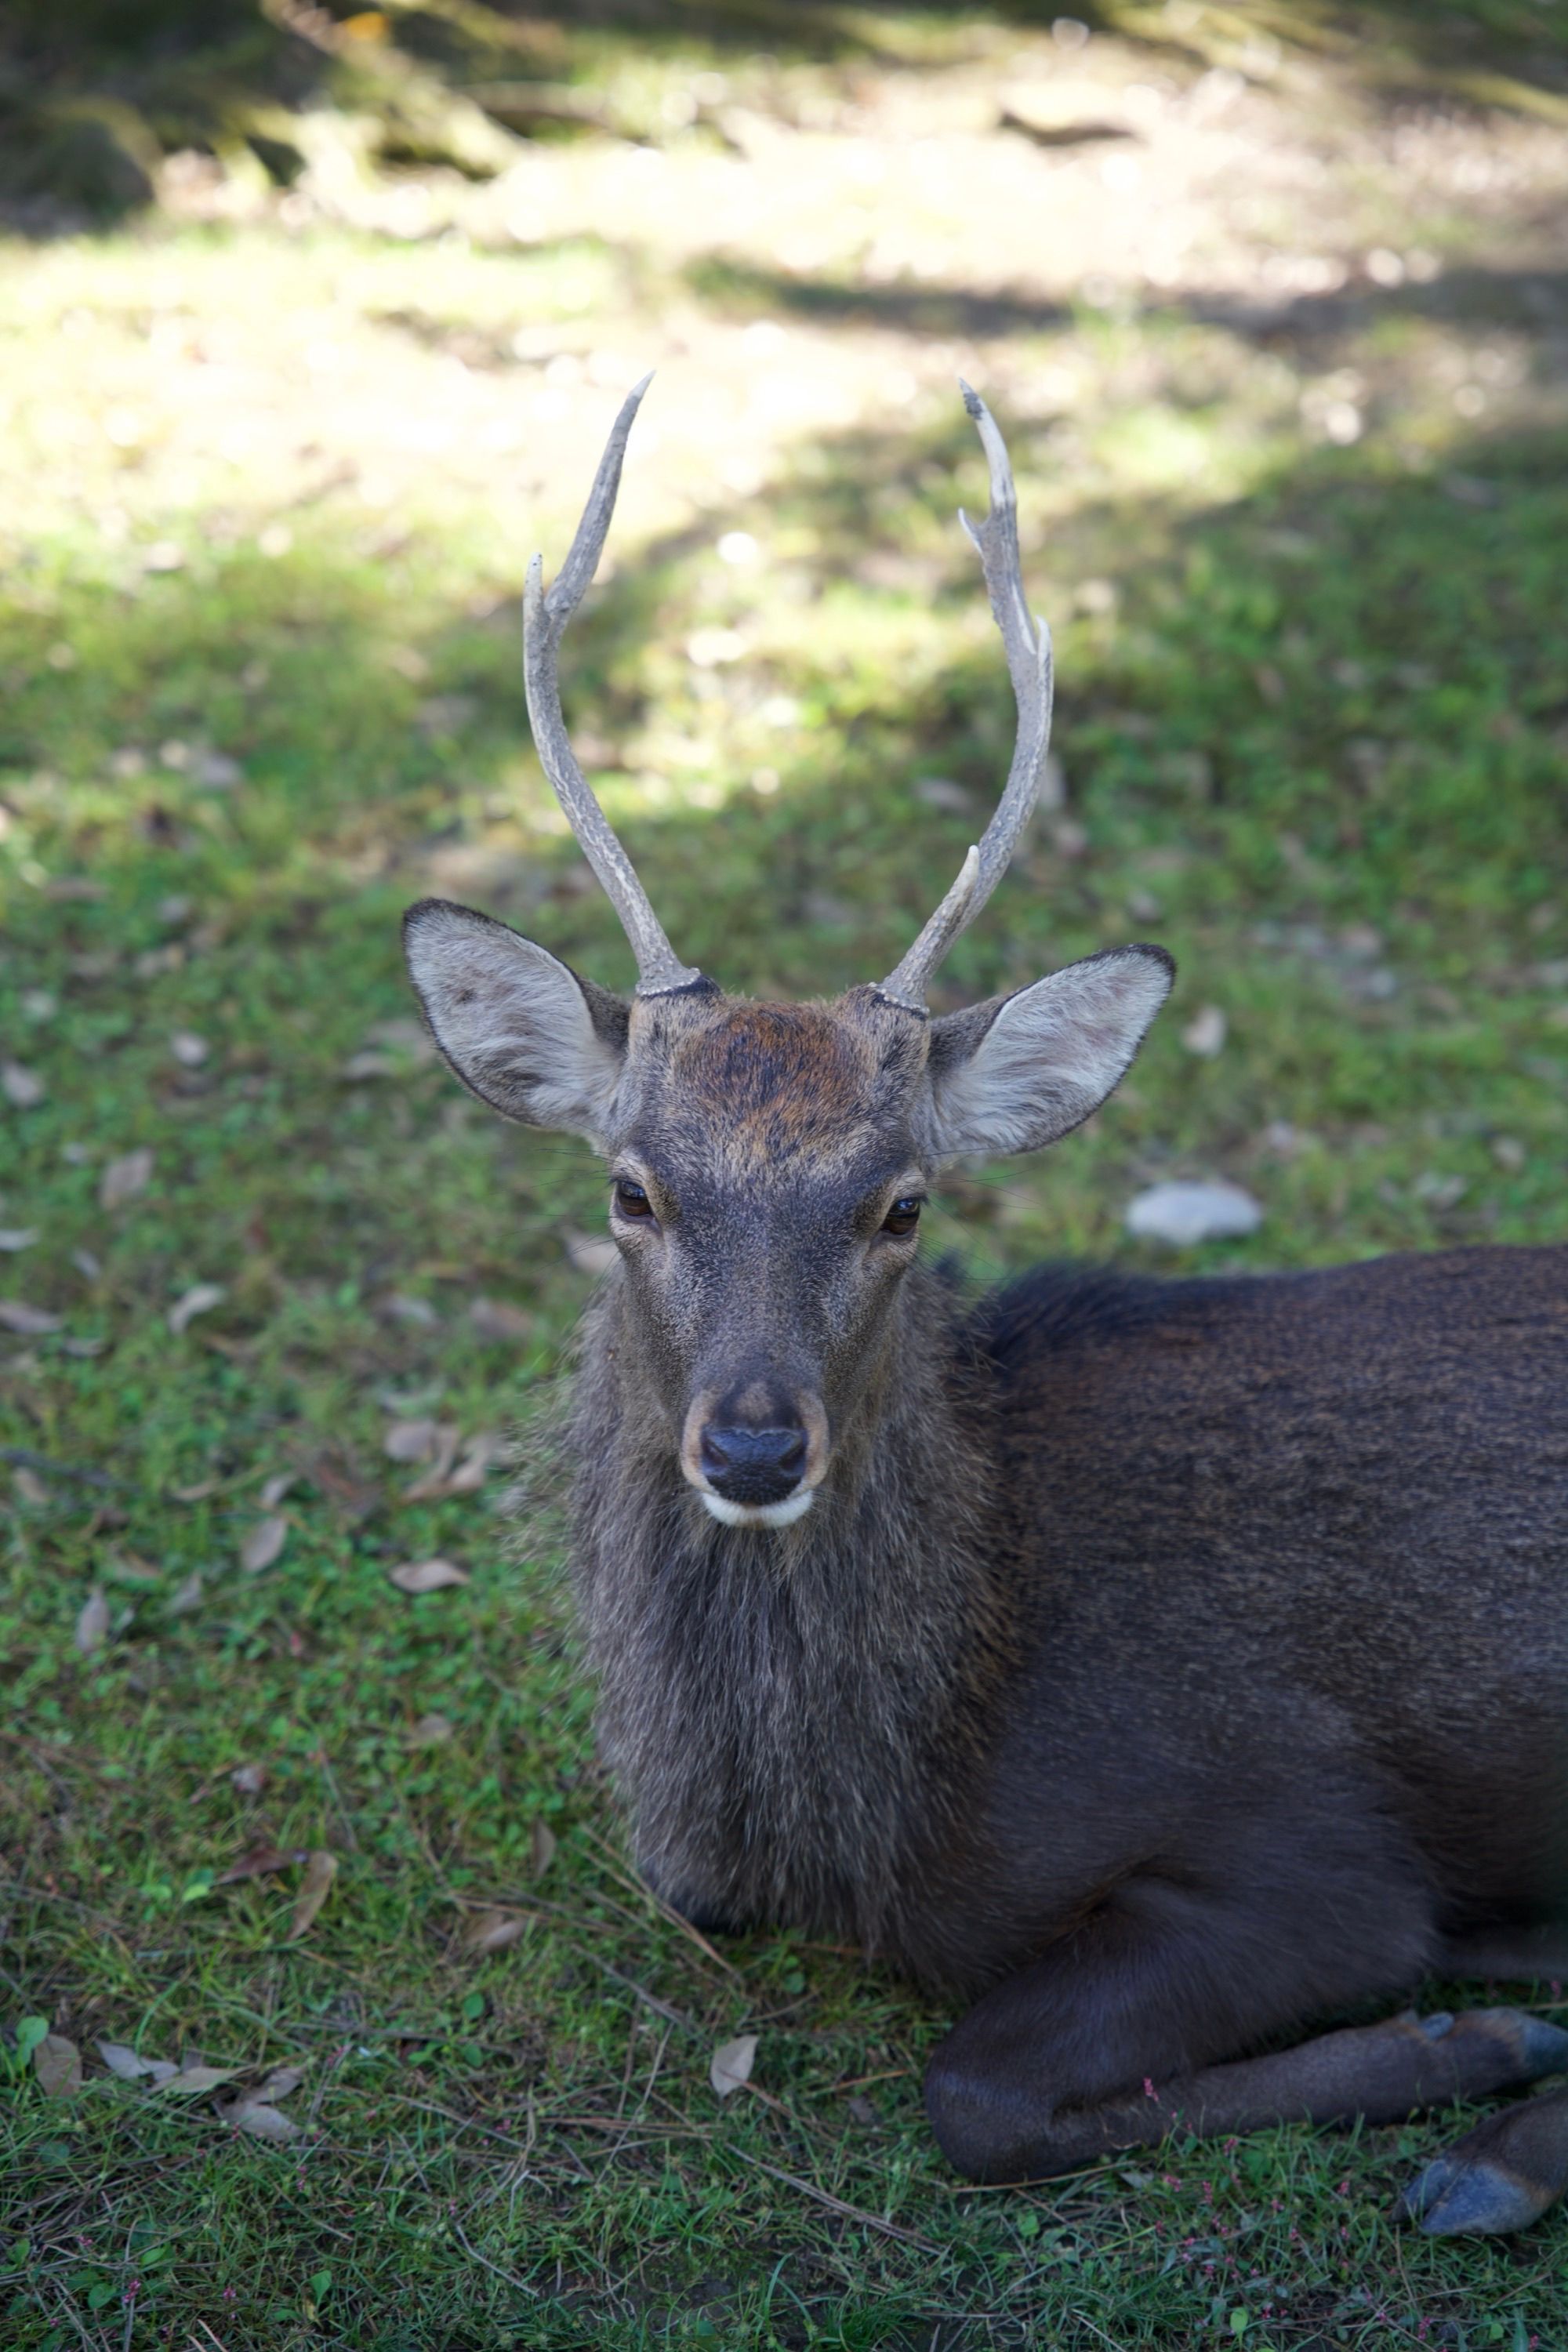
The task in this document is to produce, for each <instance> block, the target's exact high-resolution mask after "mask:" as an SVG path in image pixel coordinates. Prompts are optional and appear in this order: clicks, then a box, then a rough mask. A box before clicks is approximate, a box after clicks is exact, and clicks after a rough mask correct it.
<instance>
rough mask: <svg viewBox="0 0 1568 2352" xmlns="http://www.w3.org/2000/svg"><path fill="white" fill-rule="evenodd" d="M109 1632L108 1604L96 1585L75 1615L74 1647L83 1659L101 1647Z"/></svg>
mask: <svg viewBox="0 0 1568 2352" xmlns="http://www.w3.org/2000/svg"><path fill="white" fill-rule="evenodd" d="M108 1631H109V1603H108V1601H106V1600H105V1599H104V1597H103V1594H102V1592H101V1591H100V1590H99V1588H98V1586H97V1585H94V1587H93V1589H92V1591H90V1592H89V1594H88V1597H87V1599H86V1600H85V1601H83V1602H82V1605H81V1608H80V1609H79V1612H78V1613H77V1621H76V1645H77V1648H78V1649H79V1651H80V1652H81V1654H82V1656H83V1657H84V1658H90V1657H91V1655H92V1654H93V1652H94V1650H100V1649H101V1648H102V1647H103V1638H104V1635H105V1634H106V1633H108Z"/></svg>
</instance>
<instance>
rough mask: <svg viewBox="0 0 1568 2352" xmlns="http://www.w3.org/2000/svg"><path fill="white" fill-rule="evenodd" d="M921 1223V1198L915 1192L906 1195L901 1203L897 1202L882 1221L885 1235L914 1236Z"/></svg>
mask: <svg viewBox="0 0 1568 2352" xmlns="http://www.w3.org/2000/svg"><path fill="white" fill-rule="evenodd" d="M920 1221H921V1202H920V1196H919V1194H918V1193H915V1192H910V1193H906V1195H905V1196H904V1198H903V1199H902V1200H901V1201H895V1202H893V1205H892V1207H891V1208H890V1209H889V1211H888V1213H887V1215H886V1216H885V1217H884V1218H883V1220H882V1231H883V1232H884V1233H885V1234H912V1233H913V1232H914V1229H915V1227H916V1226H917V1225H918V1224H919V1223H920Z"/></svg>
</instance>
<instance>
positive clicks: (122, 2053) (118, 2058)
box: [95, 2042, 174, 2083]
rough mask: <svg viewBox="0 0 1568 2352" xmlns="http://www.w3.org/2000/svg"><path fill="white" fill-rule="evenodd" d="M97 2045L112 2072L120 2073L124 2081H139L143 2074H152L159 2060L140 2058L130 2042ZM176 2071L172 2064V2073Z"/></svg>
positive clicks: (99, 2052) (100, 2043)
mask: <svg viewBox="0 0 1568 2352" xmlns="http://www.w3.org/2000/svg"><path fill="white" fill-rule="evenodd" d="M95 2046H96V2048H97V2051H98V2054H99V2056H100V2058H101V2059H102V2061H103V2063H104V2064H105V2065H106V2066H107V2067H108V2069H109V2071H110V2074H118V2075H119V2077H120V2079H121V2082H122V2083H139V2082H140V2081H141V2080H142V2075H143V2074H153V2073H154V2072H155V2071H156V2067H157V2061H156V2060H155V2059H152V2058H138V2056H137V2055H136V2053H135V2051H134V2050H132V2048H131V2046H130V2044H129V2043H128V2042H98V2043H97V2044H96V2045H95ZM169 2072H170V2074H173V2073H174V2068H173V2067H172V2066H171V2067H170V2069H169Z"/></svg>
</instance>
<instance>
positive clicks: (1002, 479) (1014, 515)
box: [878, 377, 1051, 1014]
mask: <svg viewBox="0 0 1568 2352" xmlns="http://www.w3.org/2000/svg"><path fill="white" fill-rule="evenodd" d="M959 389H960V391H961V392H962V393H963V404H964V406H965V408H967V409H968V411H969V414H970V415H971V416H973V419H974V422H975V424H976V425H978V426H979V428H980V438H981V442H982V444H983V445H984V450H985V455H986V458H987V460H988V461H989V464H990V467H991V511H990V512H989V514H988V515H987V516H986V518H985V520H984V522H983V523H982V524H981V525H980V527H979V529H978V530H976V528H975V526H974V524H973V523H972V522H971V521H970V520H969V517H968V516H967V515H966V514H965V513H964V512H963V509H962V508H960V509H959V518H958V519H959V520H960V521H961V522H962V523H963V528H964V530H966V531H967V532H968V533H969V536H970V538H971V539H972V540H973V542H974V545H975V547H976V549H977V550H978V551H979V555H980V562H981V565H982V568H983V569H984V573H985V585H986V587H987V588H988V589H989V591H990V593H991V610H992V612H993V613H994V614H995V617H996V625H997V627H998V628H999V629H1000V630H1001V632H1002V642H1003V644H1004V646H1005V647H1006V651H1007V667H1008V669H1009V670H1010V671H1011V673H1012V677H1013V692H1014V695H1015V696H1016V699H1017V704H1018V738H1017V742H1016V746H1015V748H1014V751H1013V764H1012V766H1011V768H1009V770H1008V772H1007V785H1006V790H1005V792H1004V793H1003V794H1002V798H1001V800H1000V802H999V803H998V804H997V808H996V814H995V815H994V817H993V818H992V820H991V822H990V824H988V825H987V826H986V828H985V831H984V835H983V836H982V838H981V840H980V843H979V845H978V846H977V847H975V848H973V849H971V851H970V853H969V855H968V856H967V857H966V858H965V859H964V861H963V867H962V868H961V870H960V873H959V877H958V879H957V881H956V882H955V883H954V884H953V886H952V889H951V890H950V891H949V892H948V894H947V896H946V898H944V899H943V900H942V904H941V906H940V907H939V908H937V910H936V912H935V914H934V915H933V916H932V917H931V920H930V921H929V922H928V923H927V925H926V927H925V929H924V930H923V931H921V935H920V937H919V939H918V940H916V941H915V943H914V945H913V947H912V948H911V949H910V951H909V953H908V955H907V956H905V958H904V960H903V961H902V962H901V963H900V965H899V967H898V969H897V971H893V972H891V973H889V976H888V978H887V979H886V980H885V981H883V982H882V984H881V987H880V989H879V992H878V993H879V995H882V996H885V997H888V998H889V999H890V1000H891V1001H892V1003H895V1004H901V1005H902V1006H903V1007H904V1008H905V1009H906V1011H908V1012H910V1013H921V1014H923V1013H924V1012H925V1010H926V1001H925V999H926V987H927V983H928V982H929V981H930V979H931V973H932V972H933V971H935V970H936V967H937V965H938V964H939V963H940V962H941V961H942V958H943V956H944V955H945V954H946V953H947V951H948V950H949V948H950V947H951V946H952V943H953V941H954V940H955V939H957V937H958V935H959V933H960V931H963V930H966V929H968V927H969V925H970V924H971V923H972V922H973V920H974V918H975V916H976V915H977V914H978V913H979V912H980V909H981V908H982V907H984V904H985V901H986V899H987V898H989V897H990V896H991V893H992V891H993V890H994V888H995V887H996V885H997V883H998V882H1000V880H1001V879H1002V877H1003V875H1004V874H1005V871H1006V869H1007V863H1008V860H1009V859H1010V858H1011V856H1012V855H1013V852H1014V850H1015V849H1016V847H1017V845H1018V838H1019V835H1021V834H1022V832H1023V830H1024V827H1025V826H1026V824H1027V823H1028V821H1029V816H1030V814H1031V812H1032V810H1033V808H1034V805H1035V802H1036V799H1037V796H1038V793H1039V789H1040V772H1041V771H1042V769H1043V768H1044V766H1045V764H1046V750H1047V745H1048V744H1049V742H1050V740H1051V633H1050V631H1049V630H1048V629H1047V626H1046V625H1045V623H1044V622H1043V621H1041V620H1038V619H1036V618H1034V617H1032V616H1031V614H1030V612H1029V608H1028V606H1027V604H1026V603H1025V601H1024V578H1023V564H1022V561H1021V559H1020V557H1019V553H1018V500H1017V497H1016V492H1015V490H1014V488H1013V469H1012V467H1011V466H1010V465H1009V464H1008V462H1007V445H1006V443H1005V441H1004V440H1003V438H1002V436H1001V434H1000V433H999V432H998V431H997V429H996V421H995V419H994V417H993V415H992V414H991V411H990V410H989V409H988V408H987V407H986V405H985V403H984V401H983V400H982V399H981V397H980V395H979V394H978V393H976V392H972V391H971V390H970V388H969V386H968V384H966V383H964V382H963V378H962V377H960V379H959Z"/></svg>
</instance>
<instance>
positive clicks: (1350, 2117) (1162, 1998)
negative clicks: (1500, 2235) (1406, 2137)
mask: <svg viewBox="0 0 1568 2352" xmlns="http://www.w3.org/2000/svg"><path fill="white" fill-rule="evenodd" d="M1167 1907H1168V1906H1167ZM1177 1908H1178V1910H1179V1911H1180V1910H1184V1913H1185V1916H1180V1917H1179V1918H1178V1919H1177V1920H1175V1921H1174V1922H1173V1921H1171V1920H1168V1919H1167V1920H1166V1921H1165V1922H1163V1924H1162V1923H1160V1922H1159V1921H1158V1920H1157V1919H1151V1918H1149V1917H1147V1916H1145V1917H1143V1918H1139V1917H1137V1916H1132V1917H1129V1916H1126V1915H1125V1914H1122V1915H1120V1916H1119V1915H1116V1914H1111V1913H1107V1914H1104V1915H1102V1916H1100V1917H1099V1918H1097V1919H1096V1920H1094V1921H1091V1922H1090V1923H1089V1926H1087V1927H1085V1928H1083V1929H1081V1930H1079V1931H1078V1932H1077V1933H1075V1934H1074V1935H1072V1936H1071V1937H1065V1938H1064V1939H1063V1940H1062V1941H1061V1942H1060V1943H1059V1944H1058V1945H1057V1946H1055V1947H1053V1948H1052V1949H1051V1950H1050V1951H1049V1952H1048V1953H1047V1955H1046V1956H1045V1957H1044V1958H1042V1959H1041V1960H1038V1961H1037V1962H1036V1963H1034V1965H1033V1966H1031V1967H1030V1968H1028V1969H1024V1970H1022V1971H1020V1973H1019V1974H1018V1975H1017V1976H1016V1977H1014V1978H1011V1979H1009V1980H1008V1981H1007V1982H1006V1983H1005V1984H1002V1985H999V1986H998V1987H997V1988H996V1990H994V1991H993V1992H991V1993H988V1994H987V1995H986V1996H985V1997H984V2000H981V2001H980V2002H979V2003H977V2005H976V2006H975V2008H974V2009H973V2010H972V2011H970V2012H969V2014H968V2016H967V2017H965V2018H964V2019H963V2021H962V2022H961V2023H960V2024H959V2025H958V2026H957V2027H956V2028H955V2029H954V2031H953V2032H952V2033H951V2034H950V2035H949V2036H948V2038H947V2040H946V2041H945V2042H943V2043H942V2045H941V2046H940V2048H939V2049H938V2050H937V2051H936V2053H935V2054H934V2056H933V2057H932V2060H931V2067H930V2070H929V2072H928V2074H927V2078H926V2105H927V2112H928V2114H929V2115H930V2117H931V2125H932V2128H933V2129H934V2131H935V2133H936V2136H937V2138H938V2140H939V2142H940V2143H941V2145H942V2149H943V2151H944V2152H945V2153H946V2155H947V2156H948V2157H949V2158H951V2160H952V2163H953V2164H954V2165H955V2166H956V2167H957V2168H958V2169H959V2170H960V2171H961V2172H963V2173H965V2174H967V2175H968V2176H969V2177H970V2178H971V2179H987V2180H1009V2179H1028V2178H1031V2177H1035V2178H1037V2177H1039V2176H1041V2175H1044V2174H1050V2173H1055V2172H1065V2171H1070V2170H1072V2169H1073V2168H1075V2167H1077V2166H1079V2165H1081V2164H1087V2163H1089V2162H1092V2161H1093V2159H1094V2158H1097V2157H1100V2156H1103V2155H1105V2154H1107V2153H1109V2152H1110V2150H1112V2149H1115V2148H1125V2147H1147V2146H1149V2145H1150V2144H1151V2143H1152V2142H1154V2141H1157V2140H1160V2139H1163V2137H1165V2136H1166V2134H1167V2133H1169V2132H1173V2131H1184V2132H1196V2133H1202V2134H1214V2133H1226V2134H1228V2133H1233V2132H1247V2131H1254V2130H1258V2129H1261V2128H1263V2127H1265V2126H1268V2125H1272V2124H1278V2123H1284V2122H1297V2121H1301V2122H1312V2123H1325V2124H1343V2123H1350V2122H1352V2121H1354V2120H1355V2119H1356V2118H1357V2117H1362V2118H1363V2119H1365V2120H1366V2121H1367V2122H1371V2123H1392V2122H1396V2121H1399V2120H1401V2119H1403V2118H1404V2117H1405V2116H1408V2115H1411V2114H1413V2113H1414V2112H1415V2111H1416V2110H1417V2109H1419V2108H1422V2107H1427V2106H1435V2105H1443V2104H1446V2103H1447V2101H1449V2100H1452V2099H1457V2098H1481V2097H1486V2096H1488V2095H1490V2094H1492V2093H1494V2092H1498V2091H1503V2090H1510V2089H1514V2088H1517V2087H1519V2086H1521V2084H1527V2083H1530V2082H1533V2081H1534V2080H1536V2079H1537V2077H1538V2076H1540V2075H1542V2074H1553V2073H1561V2072H1563V2071H1564V2070H1568V2033H1563V2032H1560V2031H1559V2030H1558V2028H1556V2027H1555V2026H1551V2025H1548V2024H1546V2023H1544V2021H1542V2020H1540V2019H1538V2018H1532V2017H1530V2016H1527V2015H1525V2014H1523V2013H1522V2012H1519V2011H1511V2010H1497V2009H1493V2010H1473V2011H1468V2012H1467V2013H1465V2014H1463V2015H1461V2016H1459V2017H1457V2018H1456V2017H1450V2016H1447V2015H1446V2014H1445V2015H1437V2016H1433V2017H1427V2018H1424V2019H1418V2018H1415V2017H1414V2016H1405V2017H1399V2018H1394V2019H1391V2020H1389V2021H1386V2022H1385V2023H1383V2024H1380V2025H1371V2026H1357V2027H1352V2028H1347V2029H1344V2030H1342V2031H1340V2032H1331V2033H1324V2034H1320V2035H1318V2036H1316V2037H1315V2038H1314V2039H1313V2040H1311V2041H1310V2042H1302V2043H1300V2044H1299V2045H1298V2046H1297V2047H1296V2048H1294V2049H1290V2050H1285V2051H1281V2052H1278V2053H1270V2054H1268V2055H1266V2056H1263V2057H1258V2058H1250V2059H1239V2060H1231V2061H1228V2062H1226V2063H1213V2062H1214V2061H1215V2058H1216V2057H1218V2056H1219V2053H1221V2052H1222V2051H1223V2050H1225V2049H1226V2047H1228V2048H1230V2049H1237V2048H1243V2049H1245V2048H1246V2046H1247V2043H1248V2042H1257V2041H1258V2040H1260V2039H1262V2038H1263V2037H1264V2036H1265V2035H1266V2034H1268V2033H1269V2032H1275V2031H1278V2030H1279V2028H1280V2027H1281V2026H1282V2025H1283V2024H1285V2023H1287V2022H1288V2021H1289V2020H1290V2019H1291V2018H1293V2017H1296V2018H1299V2017H1300V2016H1301V2015H1303V2014H1310V2011H1312V2010H1313V2009H1319V2010H1321V2009H1323V2008H1326V2007H1331V2006H1333V2005H1335V2004H1336V2003H1337V2002H1343V2001H1346V2000H1352V1999H1358V1998H1363V1997H1364V1996H1365V1995H1366V1994H1367V1993H1368V1992H1371V1991H1373V1990H1376V1989H1377V1988H1378V1985H1379V1983H1380V1982H1381V1983H1383V1984H1384V1985H1386V1984H1387V1983H1389V1982H1390V1981H1393V1982H1394V1983H1397V1982H1398V1981H1399V1980H1400V1975H1401V1974H1405V1979H1406V1980H1408V1977H1409V1975H1412V1974H1415V1973H1418V1972H1419V1969H1418V1966H1417V1968H1415V1969H1410V1968H1409V1966H1408V1963H1406V1964H1405V1969H1403V1970H1398V1969H1396V1971H1395V1973H1394V1975H1393V1977H1392V1979H1391V1978H1390V1975H1389V1973H1388V1970H1389V1969H1390V1968H1391V1967H1393V1966H1394V1962H1395V1959H1396V1957H1397V1954H1396V1951H1395V1950H1394V1949H1393V1948H1390V1949H1385V1950H1384V1951H1381V1952H1379V1951H1378V1950H1376V1949H1375V1948H1371V1947H1370V1945H1368V1944H1367V1943H1365V1942H1364V1940H1363V1948H1362V1949H1361V1950H1359V1951H1358V1950H1356V1949H1354V1948H1350V1949H1347V1950H1346V1951H1345V1952H1344V1953H1343V1954H1342V1956H1341V1960H1342V1968H1341V1979H1342V1980H1341V1985H1340V1989H1339V1990H1330V1989H1329V1988H1330V1986H1331V1983H1332V1976H1333V1971H1332V1969H1331V1967H1329V1966H1328V1965H1326V1962H1327V1961H1328V1959H1329V1958H1330V1957H1331V1956H1330V1955H1328V1954H1325V1953H1324V1952H1321V1951H1314V1949H1313V1936H1312V1931H1311V1928H1310V1925H1307V1924H1305V1923H1301V1924H1300V1926H1299V1930H1298V1934H1297V1936H1296V1937H1295V1938H1294V1940H1292V1939H1291V1938H1289V1937H1284V1936H1280V1937H1279V1938H1278V1940H1277V1941H1274V1942H1273V1943H1272V1947H1271V1948H1270V1947H1268V1946H1264V1945H1261V1944H1260V1942H1259V1940H1258V1936H1257V1934H1256V1932H1255V1933H1254V1934H1253V1935H1252V1936H1250V1937H1248V1936H1247V1935H1246V1934H1245V1932H1244V1929H1245V1927H1246V1926H1247V1924H1250V1925H1251V1927H1253V1929H1254V1930H1255V1931H1256V1930H1257V1928H1258V1927H1259V1925H1260V1924H1261V1923H1260V1922H1258V1920H1256V1919H1254V1920H1252V1921H1251V1922H1250V1923H1247V1921H1246V1919H1245V1915H1244V1913H1242V1912H1238V1910H1237V1907H1236V1906H1226V1907H1225V1908H1224V1909H1223V1910H1220V1911H1219V1912H1218V1913H1217V1915H1216V1916H1211V1917H1209V1918H1207V1919H1206V1920H1205V1918H1204V1917H1203V1916H1202V1914H1201V1912H1200V1911H1199V1910H1198V1909H1197V1908H1196V1906H1191V1905H1187V1906H1177ZM1394 1924H1397V1922H1395V1923H1394ZM1407 1924H1408V1923H1407ZM1231 1939H1234V1941H1233V1940H1231ZM1396 1940H1397V1939H1396ZM1357 1978H1359V1979H1360V1981H1359V1982H1357V1981H1356V1979H1357ZM1540 2104H1541V2105H1546V2104H1548V2103H1546V2102H1542V2103H1540ZM1552 2104H1554V2103H1552ZM1564 2147H1565V2153H1568V2128H1565V2138H1564ZM1455 2155H1456V2158H1458V2160H1459V2161H1460V2162H1461V2163H1462V2162H1463V2161H1464V2144H1463V2143H1461V2147H1460V2148H1459V2149H1458V2150H1457V2151H1455ZM1538 2170H1540V2171H1541V2177H1542V2178H1543V2179H1544V2178H1546V2177H1547V2174H1546V2173H1545V2171H1544V2170H1543V2169H1542V2168H1539V2167H1538ZM1535 2177H1536V2176H1535V2175H1534V2174H1531V2178H1532V2179H1533V2178H1535ZM1441 2187H1442V2184H1441V2183H1437V2182H1434V2185H1433V2187H1432V2189H1431V2192H1430V2195H1431V2200H1434V2210H1436V2201H1435V2200H1436V2199H1437V2196H1438V2190H1439V2189H1440V2188H1441ZM1551 2193H1552V2194H1555V2193H1556V2192H1555V2190H1553V2191H1552V2192H1551ZM1547 2201H1550V2200H1549V2199H1548V2200H1547ZM1456 2210H1457V2209H1456ZM1535 2210H1543V2209H1542V2206H1541V2205H1537V2207H1536V2209H1535ZM1432 2226H1435V2227H1441V2226H1443V2225H1442V2223H1441V2222H1440V2221H1435V2222H1434V2223H1433V2225H1432ZM1455 2226H1462V2227H1472V2228H1473V2227H1477V2226H1485V2224H1481V2223H1478V2222H1477V2221H1467V2222H1463V2223H1456V2225H1455ZM1492 2226H1508V2227H1518V2226H1519V2223H1518V2221H1513V2222H1511V2223H1504V2224H1500V2225H1499V2224H1495V2223H1494V2224H1493V2225H1492Z"/></svg>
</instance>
